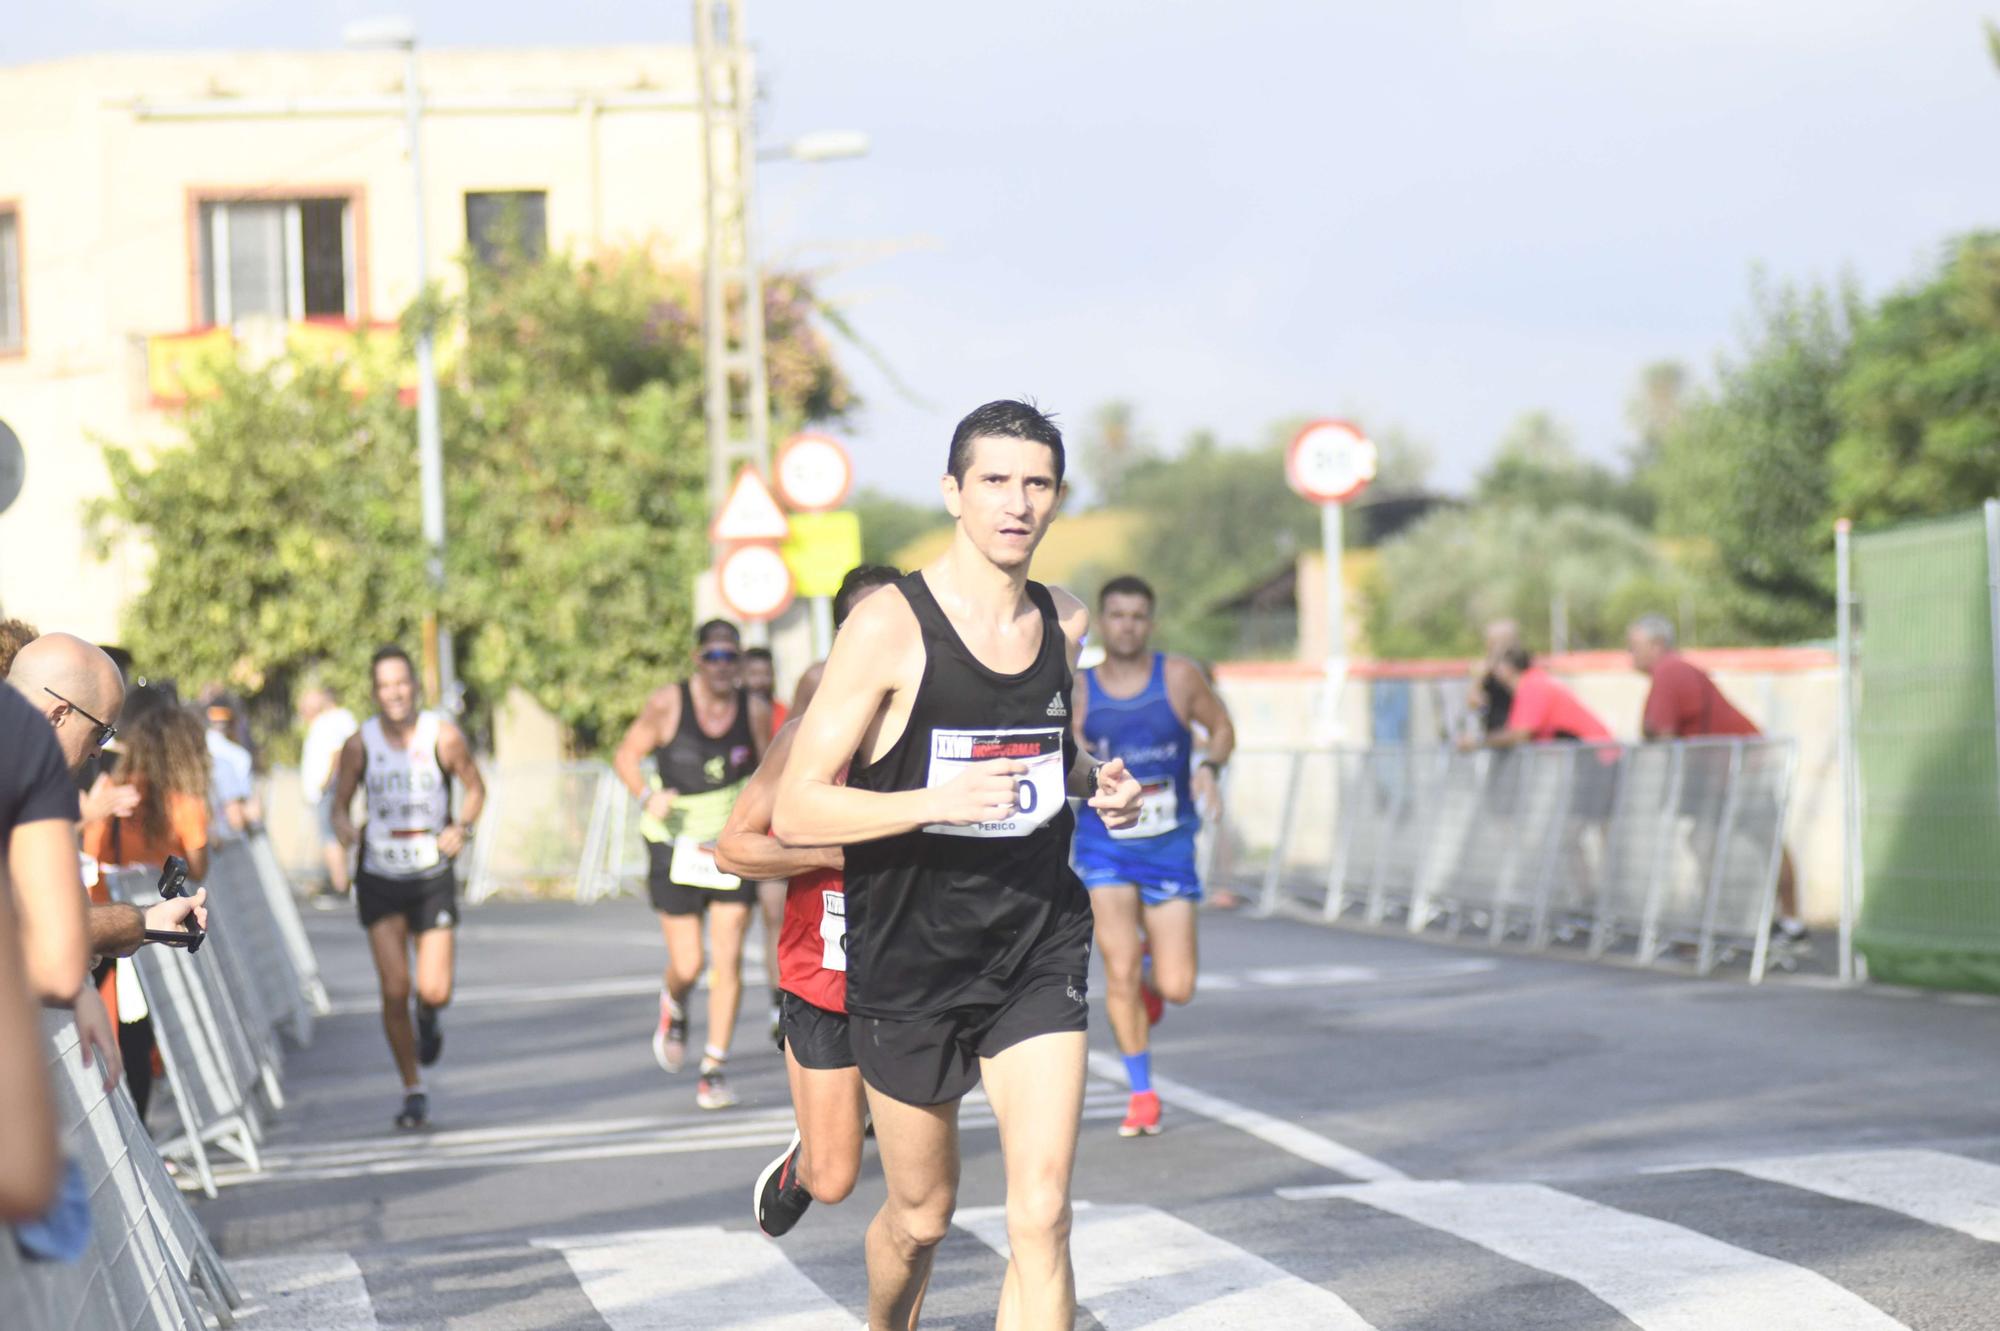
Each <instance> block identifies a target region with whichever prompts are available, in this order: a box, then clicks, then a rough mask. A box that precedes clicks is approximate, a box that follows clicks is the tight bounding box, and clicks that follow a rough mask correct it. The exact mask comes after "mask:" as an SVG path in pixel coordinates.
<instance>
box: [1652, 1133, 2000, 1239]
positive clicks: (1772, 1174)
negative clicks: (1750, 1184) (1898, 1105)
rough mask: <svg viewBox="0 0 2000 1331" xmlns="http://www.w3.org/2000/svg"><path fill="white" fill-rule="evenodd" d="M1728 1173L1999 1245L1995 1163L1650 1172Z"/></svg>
mask: <svg viewBox="0 0 2000 1331" xmlns="http://www.w3.org/2000/svg"><path fill="white" fill-rule="evenodd" d="M1696 1169H1727V1170H1730V1171H1732V1172H1734V1173H1738V1174H1748V1175H1749V1176H1750V1177H1751V1178H1760V1179H1766V1180H1768V1181H1770V1182H1772V1183H1783V1184H1786V1185H1787V1186H1790V1187H1794V1188H1802V1189H1804V1190H1805V1191H1807V1192H1817V1193H1819V1194H1821V1195H1822V1196H1826V1197H1838V1198H1840V1199H1841V1200H1842V1201H1849V1202H1861V1203H1863V1204H1865V1205H1868V1206H1877V1207H1880V1208H1881V1209H1883V1210H1885V1211H1896V1212H1899V1213H1901V1214H1903V1215H1907V1216H1913V1217H1915V1218H1916V1219H1918V1220H1921V1221H1923V1222H1924V1223H1925V1224H1927V1225H1936V1226H1938V1227H1939V1228H1941V1229H1955V1230H1957V1231H1958V1232H1959V1233H1961V1234H1970V1235H1971V1236H1972V1237H1973V1238H1975V1239H1984V1240H1985V1241H1986V1242H1988V1243H2000V1165H1995V1164H1989V1163H1988V1162H1986V1161H1984V1160H1973V1159H1970V1158H1968V1157H1966V1156H1962V1155H1951V1154H1949V1153H1947V1152H1944V1151H1924V1150H1890V1151H1846V1152H1833V1153H1829V1154H1825V1155H1803V1156H1795V1157H1791V1158H1778V1159H1769V1160H1725V1161H1721V1162H1718V1163H1716V1164H1713V1165H1675V1166H1673V1167H1672V1168H1670V1169H1655V1170H1648V1171H1647V1172H1648V1173H1656V1174H1666V1173H1675V1174H1679V1173H1687V1172H1689V1171H1691V1170H1696Z"/></svg>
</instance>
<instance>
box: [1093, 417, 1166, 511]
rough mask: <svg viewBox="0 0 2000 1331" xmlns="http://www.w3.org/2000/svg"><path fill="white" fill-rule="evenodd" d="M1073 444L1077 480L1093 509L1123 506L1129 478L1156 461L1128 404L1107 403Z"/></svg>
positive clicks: (1155, 456)
mask: <svg viewBox="0 0 2000 1331" xmlns="http://www.w3.org/2000/svg"><path fill="white" fill-rule="evenodd" d="M1075 443H1076V447H1075V449H1074V451H1075V453H1076V454H1077V455H1078V456H1077V457H1076V460H1075V462H1076V465H1075V466H1074V470H1075V471H1076V472H1078V473H1080V475H1079V476H1078V477H1077V478H1076V479H1079V480H1081V481H1083V482H1084V485H1085V487H1086V489H1087V490H1088V492H1089V493H1088V496H1087V498H1088V500H1089V502H1090V504H1091V506H1092V507H1102V506H1107V505H1109V506H1117V505H1119V504H1122V503H1123V502H1124V498H1125V493H1126V485H1127V483H1128V482H1129V480H1130V479H1131V477H1132V475H1133V474H1134V473H1135V472H1136V471H1137V470H1138V469H1139V468H1141V467H1143V466H1145V465H1147V464H1149V463H1152V462H1154V461H1156V458H1157V455H1156V454H1155V452H1154V450H1153V448H1152V447H1151V445H1150V444H1149V443H1148V442H1147V441H1146V438H1145V436H1144V435H1143V434H1142V433H1141V432H1140V430H1139V427H1138V423H1137V419H1136V413H1135V412H1134V411H1133V409H1132V404H1131V403H1130V402H1107V403H1105V404H1104V405H1103V406H1100V407H1099V408H1097V410H1096V411H1094V412H1092V413H1091V418H1090V423H1089V426H1088V428H1087V429H1086V430H1085V431H1083V437H1082V438H1081V439H1079V440H1077V441H1075Z"/></svg>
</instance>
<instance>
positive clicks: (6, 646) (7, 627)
mask: <svg viewBox="0 0 2000 1331" xmlns="http://www.w3.org/2000/svg"><path fill="white" fill-rule="evenodd" d="M41 636H42V635H41V632H40V631H39V630H37V629H36V628H35V626H34V625H33V624H30V623H28V622H26V621H25V620H19V619H0V679H5V678H7V672H8V671H9V670H12V669H13V668H14V656H15V653H17V652H19V651H20V650H21V649H22V648H23V647H26V646H27V645H28V644H29V643H31V642H33V641H34V640H35V639H37V638H39V637H41Z"/></svg>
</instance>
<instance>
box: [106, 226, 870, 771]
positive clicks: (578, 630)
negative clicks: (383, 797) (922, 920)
mask: <svg viewBox="0 0 2000 1331" xmlns="http://www.w3.org/2000/svg"><path fill="white" fill-rule="evenodd" d="M468 276H469V280H468V282H467V283H466V287H465V294H464V295H463V296H461V297H458V298H455V299H453V300H451V301H448V302H436V303H426V304H424V305H421V306H419V307H417V308H416V309H414V310H413V312H412V316H411V318H412V319H414V318H419V317H423V318H433V319H436V320H438V321H439V326H440V328H441V329H442V330H443V334H444V337H443V340H444V343H445V344H446V345H447V346H448V347H450V348H452V349H453V352H454V353H455V354H454V356H453V357H452V359H453V361H454V363H453V366H452V369H451V370H450V372H448V373H447V374H446V375H445V376H444V379H443V382H442V383H441V385H440V387H441V403H440V405H441V411H442V416H443V420H444V425H445V429H444V439H445V474H446V486H447V496H448V501H449V508H448V517H449V523H450V526H449V533H448V535H449V544H448V552H449V560H450V563H449V569H448V572H449V582H448V594H449V600H448V602H447V604H446V605H445V606H444V619H445V622H446V623H447V624H448V625H450V626H451V627H452V629H453V630H454V632H455V634H456V635H457V637H458V640H459V642H460V644H461V662H460V666H461V674H462V675H463V677H464V678H465V680H466V682H467V684H468V685H469V687H470V688H471V689H472V691H473V693H474V695H475V698H476V699H485V700H487V701H489V702H490V701H492V700H496V699H498V698H499V697H500V696H501V694H502V693H503V692H504V691H505V689H507V688H508V687H510V686H514V685H518V686H520V687H522V688H524V689H526V690H527V691H528V692H530V693H531V694H533V695H534V696H535V697H536V698H537V699H538V700H539V701H540V702H541V703H542V705H544V706H545V707H548V708H549V709H550V710H551V711H553V712H554V713H555V714H556V715H557V716H558V717H560V718H561V719H562V720H563V721H564V722H566V723H567V724H568V725H569V726H571V727H572V728H573V731H574V733H575V734H576V735H577V737H578V739H579V741H580V743H582V744H583V745H585V746H590V745H594V744H596V743H599V742H602V741H603V740H604V739H605V738H606V737H607V736H609V735H613V734H615V733H616V732H617V730H618V729H619V728H620V727H622V725H623V723H624V721H625V720H626V719H627V718H628V717H629V716H630V715H631V714H632V712H633V711H634V710H635V709H636V708H637V707H638V705H639V703H640V701H641V700H642V699H643V698H644V696H645V693H646V691H647V690H648V689H649V688H651V687H653V686H655V685H657V684H658V683H659V682H660V681H661V680H662V679H663V678H668V677H671V676H673V675H677V674H679V673H681V672H682V671H683V670H684V669H685V662H686V659H687V653H686V639H687V634H688V632H689V631H690V629H691V623H690V620H691V611H692V606H691V601H692V594H693V579H694V575H695V573H696V572H697V571H698V570H699V568H700V567H701V566H702V564H703V563H704V562H705V561H706V553H707V552H706V533H705V525H706V524H705V516H706V515H705V494H704V491H705V477H706V460H705V447H704V442H703V427H702V413H701V357H700V337H699V329H698V325H697V322H696V319H695V316H694V313H693V311H694V310H695V308H696V302H695V301H694V300H693V299H692V289H693V284H692V281H691V279H690V278H689V277H688V276H687V275H686V274H683V273H678V272H673V271H670V270H666V269H662V268H660V267H658V266H656V265H655V264H653V263H652V262H650V261H649V260H648V259H646V258H645V257H644V256H642V255H625V256H613V257H607V258H603V259H597V260H592V261H588V262H581V263H580V262H577V261H575V260H572V259H570V258H568V257H563V256H557V257H553V258H549V259H546V260H543V261H540V262H510V263H507V264H505V265H501V266H499V267H494V268H481V269H479V270H477V271H476V272H474V273H471V274H469V275H468ZM769 290H770V291H771V293H772V294H771V297H770V299H769V300H768V302H767V312H766V313H767V324H768V327H769V332H770V337H771V341H772V347H773V353H772V387H773V408H774V411H775V413H776V414H777V416H778V418H779V419H780V420H781V421H783V422H785V423H787V424H791V423H797V422H803V421H806V420H809V419H817V418H822V417H828V416H834V415H837V414H838V413H839V412H840V411H842V410H844V409H845V407H846V406H847V405H848V402H849V396H848V390H847V387H846V383H845V381H844V380H843V379H842V378H841V376H840V374H839V372H838V370H837V369H836V368H835V367H834V366H833V364H832V361H831V357H830V356H829V355H828V353H827V350H826V347H825V344H824V343H823V342H822V341H821V339H820V337H819V335H818V333H817V332H816V331H815V329H814V328H813V326H812V323H811V320H810V310H811V295H810V291H809V289H808V288H806V287H805V286H804V285H803V284H802V283H797V282H793V281H789V280H784V279H780V280H775V281H773V282H772V283H771V284H770V287H769ZM361 363H362V358H361V357H360V356H357V357H355V358H354V360H353V361H351V362H350V363H349V364H348V365H346V366H328V365H323V364H316V363H313V362H310V361H307V360H302V359H299V358H297V357H291V358H287V359H284V360H281V361H278V362H275V363H273V364H270V365H267V366H264V367H261V368H257V369H231V370H228V371H225V372H224V374H223V376H222V379H221V383H220V389H219V391H218V392H217V393H216V394H214V395H213V396H211V397H206V398H203V399H200V400H198V401H196V402H194V403H193V404H191V405H190V406H189V408H188V409H187V411H186V413H185V416H184V420H183V426H184V429H185V431H186V436H187V441H186V444H185V446H181V447H169V448H165V449H162V450H160V451H159V452H158V453H157V454H156V455H155V456H154V457H153V458H152V459H151V461H150V463H149V464H142V463H141V462H140V460H139V457H138V456H137V455H136V454H135V453H133V452H131V451H129V450H126V449H123V448H118V447H110V448H107V450H106V456H107V461H108V464H109V466H110V469H111V474H112V479H113V494H112V496H111V498H110V499H109V500H107V501H105V502H104V503H103V504H101V505H100V506H99V509H98V511H97V513H96V515H95V516H96V519H97V522H98V524H99V530H100V532H101V534H102V535H103V537H104V538H106V539H109V538H110V537H112V536H115V535H118V534H132V535H136V536H139V537H141V538H143V539H144V541H145V542H146V544H147V545H148V546H149V547H150V548H151V550H152V552H153V557H154V566H153V573H152V577H151V581H150V584H149V586H148V588H147V590H146V591H145V592H144V593H143V594H142V595H141V596H140V597H139V598H138V599H137V600H136V601H135V603H134V605H133V606H132V609H131V612H130V619H129V623H128V626H127V627H128V632H127V642H128V644H129V645H130V646H131V647H132V649H133V651H134V652H135V653H136V654H137V656H138V657H139V659H140V661H141V662H142V663H143V664H144V668H146V669H147V670H149V671H151V672H153V673H158V674H176V675H181V676H183V677H186V678H191V679H205V678H211V677H218V678H224V679H227V680H229V681H230V682H231V683H232V684H233V685H234V686H235V687H237V688H238V689H240V690H242V691H243V692H245V693H247V694H250V695H252V696H253V705H254V704H257V703H261V704H262V706H263V707H264V708H265V716H266V719H267V720H274V721H278V722H279V723H280V724H282V720H283V718H284V715H285V712H286V711H287V709H288V703H289V697H290V694H291V686H292V684H293V683H294V681H295V680H297V679H298V678H299V677H300V676H301V675H302V674H304V673H305V672H307V671H319V672H320V673H323V674H325V675H326V676H328V677H329V678H330V679H331V680H332V682H334V683H335V684H336V685H337V686H339V687H341V688H342V689H343V691H344V694H345V696H346V697H347V698H348V699H349V701H350V702H358V701H360V700H361V699H363V698H364V697H365V696H366V694H365V664H366V657H367V653H368V649H369V648H371V647H372V646H373V645H374V644H376V643H378V642H383V641H388V640H393V639H400V640H403V641H405V642H407V643H409V645H411V646H412V648H413V649H414V647H415V645H416V643H415V633H416V628H417V620H418V616H419V614H420V611H421V608H422V607H423V606H424V605H425V603H426V601H427V599H428V592H427V591H426V589H425V584H424V579H423V572H422V564H423V546H422V542H421V539H420V536H419V534H418V533H419V524H418V519H417V504H418V484H417V468H416V454H415V422H414V419H413V416H412V413H411V412H410V411H409V410H408V408H407V407H406V406H405V405H404V404H403V403H402V402H401V401H400V400H399V395H398V394H397V392H396V391H395V389H394V388H393V387H392V386H388V385H381V384H376V385H368V384H366V383H361V384H359V385H358V386H357V382H356V378H357V375H358V373H359V371H358V370H357V369H356V368H355V367H356V366H358V365H359V364H361Z"/></svg>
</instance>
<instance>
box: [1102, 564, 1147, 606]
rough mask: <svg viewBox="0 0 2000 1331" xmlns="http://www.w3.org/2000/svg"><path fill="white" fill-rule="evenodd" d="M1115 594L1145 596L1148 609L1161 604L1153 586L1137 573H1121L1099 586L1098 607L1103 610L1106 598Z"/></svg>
mask: <svg viewBox="0 0 2000 1331" xmlns="http://www.w3.org/2000/svg"><path fill="white" fill-rule="evenodd" d="M1113 596H1143V597H1145V598H1146V605H1147V608H1148V609H1150V608H1151V607H1153V606H1155V605H1158V604H1159V598H1158V597H1156V596H1154V595H1153V588H1152V586H1151V585H1150V584H1149V583H1148V582H1147V581H1146V580H1145V579H1144V578H1142V577H1140V576H1139V575H1138V574H1137V573H1120V574H1119V575H1118V576H1117V577H1115V578H1113V579H1112V580H1111V581H1109V582H1107V583H1105V584H1104V585H1103V586H1102V587H1099V588H1098V589H1097V608H1098V609H1099V610H1102V609H1103V608H1104V602H1105V601H1106V599H1108V598H1110V597H1113Z"/></svg>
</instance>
